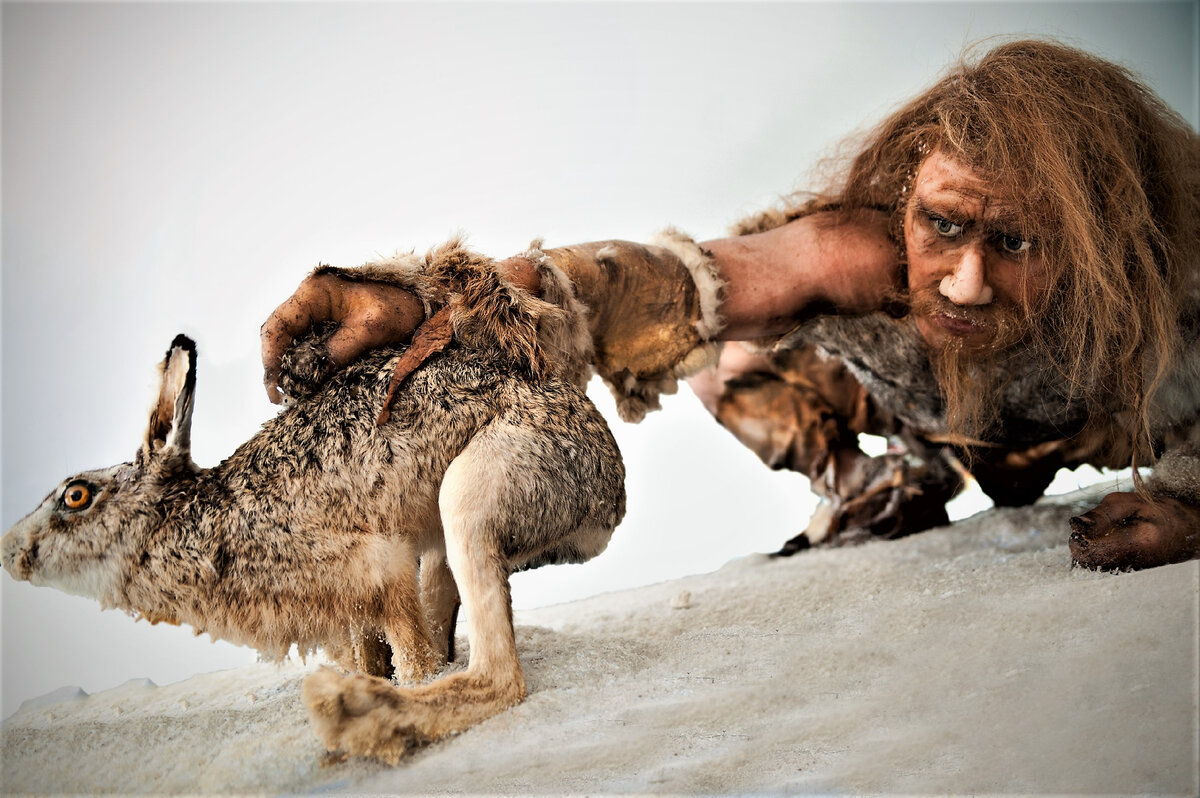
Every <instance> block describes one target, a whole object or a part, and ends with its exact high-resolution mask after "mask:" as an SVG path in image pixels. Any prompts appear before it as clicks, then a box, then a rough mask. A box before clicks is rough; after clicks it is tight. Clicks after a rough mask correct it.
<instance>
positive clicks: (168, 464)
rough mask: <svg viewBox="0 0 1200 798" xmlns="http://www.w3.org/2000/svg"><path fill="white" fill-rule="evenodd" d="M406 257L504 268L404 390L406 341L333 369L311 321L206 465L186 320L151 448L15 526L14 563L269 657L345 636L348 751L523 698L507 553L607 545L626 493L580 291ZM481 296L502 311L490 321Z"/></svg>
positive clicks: (47, 581)
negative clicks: (262, 395)
mask: <svg viewBox="0 0 1200 798" xmlns="http://www.w3.org/2000/svg"><path fill="white" fill-rule="evenodd" d="M409 266H410V267H411V271H414V272H415V271H417V270H418V269H423V270H424V271H425V272H426V275H424V276H423V277H422V279H426V280H431V281H433V282H437V280H435V279H434V278H431V277H429V274H428V273H430V272H439V277H438V279H440V281H441V284H443V285H448V284H454V285H456V287H457V288H459V289H462V288H464V287H465V286H468V285H471V284H480V283H482V284H489V283H491V284H490V285H489V286H488V290H487V291H485V292H483V295H484V296H485V302H484V303H482V304H481V303H472V301H471V297H469V296H468V297H464V295H463V292H462V291H461V290H460V291H456V292H454V300H453V302H454V305H455V310H456V313H455V314H453V319H454V320H455V321H456V322H459V323H460V324H461V325H462V329H463V334H464V337H469V338H471V339H472V340H473V341H474V343H475V344H478V345H479V346H477V347H474V348H472V347H471V346H467V345H465V344H463V343H462V342H461V341H454V342H450V343H449V344H448V345H447V346H445V347H443V349H442V351H441V352H440V353H439V354H438V355H437V356H436V357H431V358H428V359H426V360H425V362H424V364H423V365H420V366H419V367H418V368H416V369H414V370H411V373H408V374H407V375H406V376H405V379H404V382H403V385H402V386H401V388H400V390H397V391H395V393H394V398H393V399H392V400H391V402H390V404H389V403H388V400H387V396H388V392H389V389H390V387H391V384H392V380H393V376H394V375H395V374H396V366H397V364H398V363H401V362H403V360H404V353H403V352H402V351H401V350H397V349H387V348H383V349H378V350H376V351H374V352H372V353H370V354H369V355H368V356H366V357H364V358H362V359H360V360H358V361H356V362H355V363H353V364H352V365H350V366H349V367H347V368H345V369H342V370H340V371H338V372H337V373H336V374H332V375H330V373H329V372H330V369H329V361H328V358H327V356H326V353H327V349H328V338H327V337H317V338H314V337H312V336H308V337H304V338H303V339H302V341H301V343H300V344H299V345H298V346H297V347H295V348H294V349H293V351H292V352H291V353H290V354H289V356H288V358H287V359H286V362H285V363H284V364H283V365H282V369H281V379H280V384H281V386H282V388H283V390H284V391H285V392H286V393H288V394H289V395H290V396H291V397H292V398H293V399H295V402H294V403H293V404H292V405H291V406H290V407H288V408H287V409H285V410H284V411H283V412H281V413H280V414H279V415H278V416H276V417H275V418H274V419H272V420H270V421H268V422H267V423H266V424H265V425H264V426H263V428H262V430H261V431H260V432H259V433H258V434H256V435H255V436H254V437H253V438H251V439H250V440H249V441H247V442H246V443H245V444H243V445H242V446H241V447H239V448H238V450H237V451H236V452H235V453H234V454H233V455H232V456H231V457H229V459H227V460H225V461H224V462H222V463H221V464H220V465H218V466H216V467H215V468H212V469H200V468H198V467H197V466H196V465H195V464H194V463H193V462H192V460H191V457H190V455H189V449H190V446H189V444H190V425H191V418H192V408H193V403H194V400H193V393H194V389H195V381H196V363H195V347H194V345H193V344H192V342H191V341H190V340H188V339H186V338H184V337H183V336H179V337H178V338H176V340H175V341H174V343H173V344H172V346H171V348H170V350H169V351H168V353H167V357H166V360H165V362H164V364H163V374H162V387H161V392H160V394H159V397H158V400H157V403H156V405H155V407H154V408H153V410H152V412H151V416H150V423H149V426H148V429H147V432H146V436H145V440H144V441H143V443H142V445H141V448H140V449H139V450H138V453H137V456H136V458H135V459H134V461H133V462H130V463H123V464H120V465H117V466H113V467H112V468H107V469H102V470H96V471H86V472H83V473H80V474H76V475H74V476H71V477H70V478H68V479H67V480H65V481H64V482H63V483H62V484H60V485H59V486H58V487H57V488H56V489H55V490H54V491H53V492H52V493H51V494H50V495H49V496H48V497H47V498H46V500H45V501H44V502H43V503H42V504H41V506H40V507H38V508H37V509H36V510H35V511H34V512H33V513H31V514H30V515H29V516H27V517H26V518H25V519H24V520H22V521H21V522H19V523H18V524H16V525H15V526H14V527H13V528H12V529H11V530H10V531H9V532H8V533H7V534H6V535H5V536H4V538H3V541H2V543H0V552H2V557H3V564H4V568H5V569H6V570H7V571H8V572H9V573H10V574H11V575H13V576H14V577H16V578H17V579H22V580H29V581H31V582H33V583H34V584H39V585H50V586H53V587H57V588H60V589H62V590H65V591H68V592H71V593H76V594H81V595H85V596H90V597H93V598H96V599H99V600H100V602H101V603H102V604H103V605H105V606H108V607H119V608H122V609H125V610H128V611H130V612H134V613H137V614H140V615H142V616H144V617H146V618H148V619H149V620H150V621H152V622H157V621H167V622H170V623H187V624H190V625H192V626H194V627H195V628H196V630H197V632H198V633H199V632H208V633H209V634H210V635H212V636H213V637H214V638H224V639H227V640H230V641H233V642H236V643H241V644H245V645H249V646H253V647H254V648H257V649H259V650H260V651H261V652H263V653H264V654H265V655H267V656H276V657H277V656H283V655H285V654H286V653H287V652H288V650H289V648H290V646H292V645H298V646H299V648H300V650H301V651H302V652H304V651H309V650H312V649H314V648H316V647H318V646H320V647H324V648H325V649H326V651H327V652H328V653H329V654H330V655H331V656H332V657H333V658H334V659H335V660H336V661H337V662H338V663H339V664H340V665H342V666H343V667H344V668H345V669H347V670H356V671H359V673H350V674H344V673H339V672H337V671H335V670H333V669H330V668H325V669H322V670H320V671H318V672H317V673H316V674H314V675H312V676H310V677H309V678H308V679H307V680H306V681H305V683H304V685H303V696H304V700H305V703H306V704H307V705H308V709H309V714H310V717H311V719H312V722H313V724H314V726H315V728H316V731H317V734H318V735H319V736H320V738H321V740H322V741H323V742H324V743H325V745H326V746H327V747H328V748H329V749H330V750H337V749H341V750H343V751H345V752H346V753H349V754H356V755H367V756H375V757H378V758H381V759H383V760H386V761H391V762H394V761H396V760H397V758H398V757H399V756H400V755H401V754H402V753H403V752H404V751H405V750H406V749H407V748H408V747H409V746H411V745H413V744H414V743H419V742H422V741H426V740H433V739H437V738H439V737H442V736H444V735H446V734H448V733H451V732H455V731H459V730H462V729H465V728H467V727H468V726H470V725H472V724H474V723H477V722H479V721H481V720H483V719H484V718H487V717H489V716H491V715H494V714H496V713H497V712H499V711H501V710H503V709H505V708H506V707H509V706H512V705H513V704H516V703H518V702H519V701H521V700H522V698H523V697H524V695H525V683H524V678H523V675H522V670H521V665H520V663H519V662H518V660H517V653H516V644H515V640H514V636H513V625H512V613H511V606H510V602H509V586H508V577H509V574H510V573H511V572H512V571H514V570H518V569H524V568H534V567H537V566H540V565H543V564H548V563H561V562H581V561H584V560H587V559H589V558H591V557H594V556H595V555H597V554H599V553H600V552H601V551H603V550H604V548H605V547H606V545H607V544H608V540H609V537H610V535H611V534H612V531H613V529H614V527H615V526H616V525H617V524H618V523H619V522H620V520H621V518H622V516H623V515H624V512H625V492H624V486H623V481H624V467H623V465H622V462H621V457H620V453H619V452H618V451H617V446H616V443H615V441H614V440H613V438H612V435H611V434H610V432H609V430H608V427H607V425H606V424H605V422H604V420H603V418H602V417H601V416H600V415H599V413H598V412H597V411H596V409H595V407H594V406H593V405H592V404H591V403H590V402H589V401H588V399H587V397H586V396H585V395H584V394H583V392H582V391H581V390H580V389H579V388H578V387H577V385H576V384H575V382H574V381H573V380H572V379H571V378H569V375H567V374H565V373H564V372H563V371H562V368H561V367H562V366H563V365H564V364H567V365H569V363H570V362H571V358H570V357H566V358H564V357H562V355H563V353H564V352H566V351H567V350H568V349H569V343H570V341H571V340H585V339H584V338H580V337H579V336H577V335H574V334H573V332H572V325H573V324H575V320H576V319H578V318H579V316H578V312H577V308H576V309H574V310H572V307H571V305H572V303H573V302H574V300H573V299H572V298H571V297H570V296H569V295H564V296H562V297H560V299H562V302H561V303H560V304H558V305H554V304H551V303H547V302H544V301H541V300H536V299H533V298H531V297H528V296H524V295H522V296H514V295H511V294H510V293H509V292H508V291H507V290H506V289H505V288H503V287H500V286H498V285H496V284H495V283H494V280H495V279H496V278H495V275H494V270H492V269H490V266H489V264H488V262H487V261H486V260H484V259H480V258H477V257H475V256H472V255H471V254H470V253H467V252H466V251H465V250H463V249H462V248H461V247H458V246H456V245H453V244H452V245H450V246H447V247H444V248H442V249H441V250H438V251H437V252H435V253H431V255H430V256H429V257H428V258H427V259H425V261H423V262H422V261H421V259H411V262H410V263H409ZM543 279H544V280H554V279H556V278H555V276H554V275H552V274H549V273H547V274H546V275H544V276H543ZM564 285H565V284H564ZM487 302H496V303H499V304H497V305H496V306H493V307H490V308H489V307H486V304H487ZM472 314H475V315H472ZM481 317H487V318H489V319H491V321H492V322H493V323H494V324H495V326H494V327H492V328H489V329H487V330H484V329H476V328H473V327H472V324H473V321H474V320H478V319H479V318H481ZM508 322H512V324H509V323H508ZM506 325H507V326H506ZM505 329H507V330H508V332H504V330H505ZM496 333H499V334H498V335H497V334H496ZM502 336H507V337H505V340H503V341H501V340H499V339H500V337H502ZM485 343H486V344H487V345H484V344H485ZM552 345H554V346H558V349H556V351H555V356H556V357H555V361H554V362H555V364H556V365H552V364H551V363H550V361H549V360H547V359H546V357H545V355H544V352H543V349H544V347H546V346H552ZM576 354H577V355H579V356H586V353H585V352H579V353H576ZM385 406H386V407H387V414H386V415H387V418H386V420H383V423H377V422H378V421H379V420H380V415H381V410H382V409H383V408H385ZM459 596H461V602H462V604H463V605H464V606H465V607H466V610H467V613H468V615H469V634H468V639H469V642H470V660H469V665H468V667H467V668H466V669H465V670H461V671H457V672H454V673H451V674H449V675H444V676H442V677H441V678H438V679H435V680H433V681H431V682H426V680H427V679H428V678H429V677H431V676H433V675H434V674H436V673H437V671H438V670H439V669H440V668H441V667H442V666H443V665H444V663H445V662H446V660H447V659H453V645H454V619H455V615H456V611H457V608H458V604H459ZM387 677H394V678H395V679H397V680H398V681H399V682H400V683H401V685H402V686H396V685H394V684H393V683H391V682H390V681H387Z"/></svg>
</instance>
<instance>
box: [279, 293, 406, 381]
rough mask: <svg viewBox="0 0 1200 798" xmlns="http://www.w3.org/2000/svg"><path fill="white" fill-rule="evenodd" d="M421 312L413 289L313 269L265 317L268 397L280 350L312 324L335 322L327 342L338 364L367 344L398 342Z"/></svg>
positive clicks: (361, 351)
mask: <svg viewBox="0 0 1200 798" xmlns="http://www.w3.org/2000/svg"><path fill="white" fill-rule="evenodd" d="M424 318H425V308H424V305H422V303H421V300H420V299H418V298H417V297H416V295H414V294H413V293H411V292H409V291H406V290H404V289H403V288H399V287H398V286H394V285H388V284H387V283H380V282H371V281H363V282H357V281H352V280H347V279H345V278H342V277H339V276H337V275H335V274H329V273H326V274H319V275H311V276H309V277H307V278H305V280H304V282H302V283H300V286H299V287H298V288H297V289H296V292H295V293H294V294H292V295H291V297H289V298H288V300H287V301H286V302H284V303H283V304H282V305H280V306H279V307H278V308H276V309H275V312H274V313H272V314H271V315H270V317H269V318H268V319H267V320H266V322H264V323H263V326H262V329H261V331H260V334H261V339H262V362H263V384H264V385H265V386H266V389H267V397H268V398H269V399H270V400H271V401H272V402H274V403H276V404H278V403H279V402H280V401H282V399H283V397H282V395H281V394H280V392H279V373H280V369H281V367H282V362H283V355H284V353H285V352H287V350H288V348H290V347H291V345H292V343H293V342H294V341H295V340H296V339H297V338H298V337H300V336H302V335H304V334H305V333H306V332H308V330H309V329H310V328H312V326H313V325H315V324H320V323H322V322H333V323H335V324H337V330H336V331H335V332H334V333H333V335H332V336H330V338H329V340H328V342H327V343H326V347H327V348H328V354H329V359H330V361H332V362H333V364H334V365H335V366H337V367H339V368H340V367H341V366H344V365H346V364H347V363H350V362H351V361H352V360H354V359H355V358H356V357H358V356H359V355H361V354H362V353H363V352H366V351H367V350H369V349H374V348H376V347H379V346H386V345H388V344H397V343H402V342H405V341H407V340H409V338H410V337H411V336H412V333H413V330H415V329H416V328H417V326H418V325H419V324H420V323H421V321H422V320H423V319H424Z"/></svg>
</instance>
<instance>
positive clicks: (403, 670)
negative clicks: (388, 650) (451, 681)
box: [391, 644, 446, 684]
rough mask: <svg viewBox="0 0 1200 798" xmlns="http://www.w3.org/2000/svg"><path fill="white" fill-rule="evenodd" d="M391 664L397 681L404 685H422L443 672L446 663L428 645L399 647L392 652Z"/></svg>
mask: <svg viewBox="0 0 1200 798" xmlns="http://www.w3.org/2000/svg"><path fill="white" fill-rule="evenodd" d="M391 664H392V666H393V669H394V671H393V672H394V676H395V679H396V681H398V682H400V683H402V684H404V683H408V684H420V683H421V682H424V681H426V680H428V679H429V677H431V676H433V675H434V674H435V673H437V672H438V671H439V670H441V669H442V667H443V666H444V665H445V664H446V661H445V659H444V658H442V657H441V656H439V655H438V653H437V652H436V651H434V650H433V647H432V646H430V645H428V644H426V645H415V646H411V647H408V648H399V647H397V648H396V650H395V651H394V652H392V662H391Z"/></svg>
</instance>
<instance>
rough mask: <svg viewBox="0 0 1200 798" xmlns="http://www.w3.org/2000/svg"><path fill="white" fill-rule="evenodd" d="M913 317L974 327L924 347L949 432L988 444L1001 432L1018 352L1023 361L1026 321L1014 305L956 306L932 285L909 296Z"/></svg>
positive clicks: (1009, 303) (1000, 302)
mask: <svg viewBox="0 0 1200 798" xmlns="http://www.w3.org/2000/svg"><path fill="white" fill-rule="evenodd" d="M907 299H908V303H909V306H910V313H911V316H912V317H913V318H924V319H927V320H930V321H931V323H935V324H936V322H932V320H933V319H935V318H936V317H937V316H938V315H943V316H948V317H950V318H951V319H954V320H956V321H959V322H969V323H972V324H974V325H975V326H976V327H977V328H978V332H976V333H973V334H971V335H952V334H950V333H947V334H946V335H947V340H945V341H944V342H939V343H938V344H936V345H935V344H930V345H929V363H930V365H931V366H932V367H933V373H934V376H935V377H936V378H937V382H938V387H939V389H940V390H941V393H942V399H943V400H944V401H945V404H946V423H947V426H948V429H949V432H950V433H951V434H954V435H959V436H963V437H964V438H966V439H969V440H978V441H989V440H992V439H993V438H995V437H996V436H997V433H998V432H999V431H1000V429H999V427H1000V424H999V422H1000V420H1001V411H1002V409H1003V395H1004V389H1005V387H1006V386H1007V384H1008V382H1009V380H1010V379H1011V377H1012V376H1013V368H1014V367H1015V366H1016V365H1017V364H1016V363H1014V362H1013V357H1014V356H1015V355H1017V350H1020V351H1021V356H1023V357H1027V356H1029V355H1031V354H1032V353H1031V352H1026V351H1025V349H1026V348H1025V347H1018V344H1020V343H1022V342H1023V341H1027V340H1028V336H1027V334H1026V333H1028V332H1029V320H1028V317H1027V314H1026V313H1025V312H1024V310H1023V309H1022V308H1021V307H1020V306H1019V305H1017V304H1016V303H1013V302H1008V301H999V300H997V301H995V302H992V303H991V304H988V305H985V306H977V307H965V306H962V305H956V304H954V303H953V302H951V301H950V300H948V299H946V298H945V297H944V296H942V295H941V293H940V292H939V291H938V289H937V286H929V287H926V288H918V289H916V290H914V291H912V292H911V293H910V294H909V296H908V298H907Z"/></svg>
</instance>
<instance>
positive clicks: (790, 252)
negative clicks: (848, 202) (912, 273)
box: [701, 210, 900, 341]
mask: <svg viewBox="0 0 1200 798" xmlns="http://www.w3.org/2000/svg"><path fill="white" fill-rule="evenodd" d="M701 246H702V247H704V248H705V249H707V250H709V251H710V252H712V254H713V259H714V260H715V261H716V264H717V268H718V270H719V271H720V272H721V274H722V276H723V277H724V278H725V292H724V299H723V301H722V303H721V317H722V318H723V319H724V321H725V326H724V328H723V329H722V331H721V334H720V335H719V336H718V337H719V338H720V339H721V340H725V341H745V340H750V339H754V338H763V337H767V336H773V335H782V334H783V333H785V332H788V331H789V330H791V329H792V328H793V327H795V326H796V324H797V323H799V321H801V320H803V319H804V318H807V317H811V316H813V315H816V313H818V312H838V313H867V312H870V311H872V310H877V309H879V308H881V307H882V306H883V304H884V302H885V301H886V299H887V298H888V296H889V295H891V294H893V293H894V292H895V291H896V290H897V289H898V288H899V280H900V267H899V259H898V257H897V254H896V247H895V245H894V244H893V243H892V241H891V239H890V238H889V237H888V217H887V215H886V214H884V213H882V212H879V211H866V210H860V211H828V212H823V213H816V214H812V215H810V216H804V217H801V218H799V219H796V220H795V221H792V222H789V223H788V224H785V225H783V226H781V227H777V228H775V229H774V230H768V231H767V232H765V233H755V234H752V235H746V236H738V237H735V238H721V239H716V240H714V241H705V242H704V243H702V244H701Z"/></svg>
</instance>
